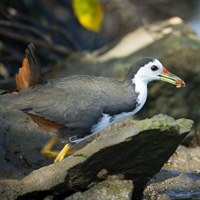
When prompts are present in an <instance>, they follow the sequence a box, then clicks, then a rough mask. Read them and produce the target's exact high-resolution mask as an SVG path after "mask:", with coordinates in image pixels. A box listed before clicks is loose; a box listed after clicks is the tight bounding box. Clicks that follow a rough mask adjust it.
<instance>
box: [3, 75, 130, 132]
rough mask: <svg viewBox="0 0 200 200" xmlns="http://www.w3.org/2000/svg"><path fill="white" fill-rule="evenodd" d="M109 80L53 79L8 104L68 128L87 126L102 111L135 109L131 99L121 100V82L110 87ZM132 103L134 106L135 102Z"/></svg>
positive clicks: (114, 112) (113, 111) (122, 94)
mask: <svg viewBox="0 0 200 200" xmlns="http://www.w3.org/2000/svg"><path fill="white" fill-rule="evenodd" d="M110 81H111V80H110V79H106V78H105V79H103V80H102V79H101V78H98V79H97V78H95V79H92V78H87V77H83V78H81V77H80V78H68V79H60V80H57V81H56V80H54V81H52V82H49V83H48V84H47V85H37V86H35V87H33V88H30V89H27V90H24V91H22V92H20V93H19V94H17V95H15V98H14V100H13V101H12V103H8V101H7V105H8V104H9V107H12V108H16V109H20V110H23V111H25V112H29V113H32V114H35V115H38V116H41V117H44V118H46V119H49V120H51V121H54V122H57V123H60V124H64V125H66V126H67V127H72V128H73V127H77V126H78V127H79V128H81V127H83V128H84V127H85V126H86V124H87V125H88V126H91V125H93V124H96V123H97V122H98V119H99V118H100V117H101V116H102V113H105V112H106V113H108V114H111V115H113V114H117V113H120V112H122V111H121V109H122V110H123V111H125V110H127V111H128V110H129V109H132V108H130V105H129V104H130V103H129V101H128V99H127V102H126V101H121V100H122V99H123V96H126V95H125V94H124V90H123V88H122V87H120V85H118V82H116V83H115V82H114V83H112V87H110V86H111V85H110V84H111V82H112V81H111V82H110ZM115 88H116V89H115ZM10 97H11V96H10ZM10 99H12V98H10ZM0 103H1V99H0ZM11 104H12V105H11ZM131 105H133V106H134V102H133V101H131Z"/></svg>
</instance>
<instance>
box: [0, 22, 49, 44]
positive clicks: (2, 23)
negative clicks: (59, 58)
mask: <svg viewBox="0 0 200 200" xmlns="http://www.w3.org/2000/svg"><path fill="white" fill-rule="evenodd" d="M0 25H2V26H8V27H15V28H18V29H23V30H27V31H30V32H32V33H34V34H35V35H37V36H39V37H41V38H42V39H43V40H45V41H46V42H47V43H48V44H51V43H52V40H51V38H50V37H49V36H48V35H46V34H43V33H41V32H40V31H38V30H36V29H35V28H32V27H31V26H29V25H23V24H21V23H17V22H11V21H7V20H1V19H0Z"/></svg>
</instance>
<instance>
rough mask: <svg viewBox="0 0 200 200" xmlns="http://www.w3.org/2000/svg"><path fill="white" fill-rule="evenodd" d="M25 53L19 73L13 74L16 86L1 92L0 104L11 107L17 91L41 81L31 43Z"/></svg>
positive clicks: (38, 66)
mask: <svg viewBox="0 0 200 200" xmlns="http://www.w3.org/2000/svg"><path fill="white" fill-rule="evenodd" d="M25 53H26V57H25V58H24V59H23V62H22V67H21V68H19V73H17V74H16V76H15V79H16V85H17V88H16V89H15V90H12V91H7V92H4V93H2V94H1V95H0V104H3V105H5V106H9V105H10V106H9V107H12V106H11V104H12V101H15V99H16V98H17V94H18V93H19V92H21V91H23V90H25V89H27V88H29V87H32V86H34V85H36V84H42V83H43V79H42V74H41V69H40V65H39V60H38V56H37V53H36V50H35V47H34V45H33V44H32V43H31V44H29V45H28V47H27V49H26V51H25Z"/></svg>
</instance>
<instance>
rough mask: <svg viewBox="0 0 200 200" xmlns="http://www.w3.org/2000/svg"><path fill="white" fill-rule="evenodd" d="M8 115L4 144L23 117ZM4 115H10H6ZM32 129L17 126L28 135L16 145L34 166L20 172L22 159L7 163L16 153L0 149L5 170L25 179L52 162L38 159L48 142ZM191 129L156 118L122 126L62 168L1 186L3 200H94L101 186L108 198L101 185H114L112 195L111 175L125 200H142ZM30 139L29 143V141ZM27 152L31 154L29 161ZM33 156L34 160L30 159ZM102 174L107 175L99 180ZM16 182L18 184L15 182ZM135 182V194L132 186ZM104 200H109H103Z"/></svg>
mask: <svg viewBox="0 0 200 200" xmlns="http://www.w3.org/2000/svg"><path fill="white" fill-rule="evenodd" d="M9 112H10V113H11V114H10V115H9V116H8V115H7V114H3V112H1V118H0V120H1V123H2V124H3V123H5V124H9V125H6V127H7V128H6V127H4V128H2V131H1V133H2V134H1V135H4V136H3V137H4V139H5V138H9V136H10V135H11V136H12V137H13V136H14V135H15V133H17V132H16V130H14V129H12V128H11V127H12V125H13V123H11V122H12V120H13V118H12V116H13V115H15V114H16V113H17V115H22V114H21V113H20V112H18V111H12V110H10V111H9ZM4 113H6V110H5V112H4ZM24 119H25V118H23V120H24ZM9 120H11V121H9ZM26 120H28V121H29V118H28V119H27V118H26ZM16 123H17V122H16ZM29 123H31V126H29V129H32V131H30V130H29V131H28V132H27V131H26V130H27V129H26V128H27V127H28V126H27V127H26V126H25V128H22V127H24V121H23V123H17V124H18V127H19V128H18V129H17V131H18V130H21V132H20V133H23V132H24V134H25V135H26V137H25V136H23V137H20V136H19V134H18V136H15V137H16V138H17V137H20V140H17V139H16V140H15V142H14V141H13V142H14V143H13V144H12V145H13V146H14V147H13V148H14V149H15V148H17V147H18V146H19V145H20V144H24V145H25V149H24V146H23V145H22V146H21V148H19V149H21V151H24V155H25V157H26V159H27V160H28V163H32V164H31V165H28V166H25V165H23V167H22V166H21V164H20V163H22V162H24V161H23V159H17V158H16V156H15V155H13V156H12V157H11V159H10V160H9V161H8V159H6V158H7V157H9V156H11V155H9V154H10V153H12V151H10V152H9V151H8V150H9V148H11V146H8V147H6V144H3V143H1V148H2V149H3V152H4V154H3V155H4V156H5V157H4V158H3V157H2V160H3V162H5V163H4V166H6V164H8V166H10V168H11V166H12V165H16V164H15V163H18V165H17V166H15V169H16V168H17V167H18V166H19V167H21V168H19V169H18V172H19V171H21V173H23V171H26V173H27V172H28V171H31V169H32V170H34V169H37V168H39V165H36V164H34V163H38V162H40V166H41V165H42V164H44V165H45V164H48V162H49V161H48V160H45V158H42V157H41V156H40V155H39V146H40V145H41V146H42V145H43V144H41V143H42V142H41V141H40V140H43V139H44V137H46V136H45V134H46V133H41V132H40V130H39V129H37V128H36V127H35V126H34V125H33V124H32V122H29ZM14 124H15V123H14ZM192 124H193V122H192V121H191V120H187V119H179V120H174V119H173V118H171V117H168V116H166V115H157V116H154V117H153V118H151V119H147V120H143V121H140V122H137V123H135V122H134V121H133V120H131V119H126V120H122V121H121V122H119V123H116V124H114V125H112V126H110V127H108V128H107V129H105V130H104V131H102V132H101V133H100V134H99V135H100V136H99V137H97V138H96V139H94V140H93V141H92V142H91V143H90V144H88V145H87V146H86V147H84V148H82V149H81V150H79V151H78V152H76V153H74V154H73V155H72V156H69V157H67V158H66V159H64V160H63V161H61V162H59V163H56V164H51V165H48V166H46V167H42V168H40V169H38V170H35V171H33V172H32V173H30V174H29V175H27V176H26V177H24V178H23V179H22V180H13V179H12V180H1V181H0V199H3V200H4V199H6V200H9V199H18V200H22V199H37V200H40V199H44V198H45V197H47V196H52V197H53V198H54V199H64V198H67V197H68V198H69V199H72V197H73V196H71V195H73V194H74V195H77V196H78V195H80V194H81V195H85V199H92V198H87V197H88V195H89V191H90V192H91V193H90V194H91V197H92V195H93V194H94V191H97V190H99V191H101V190H100V189H98V188H100V187H101V186H102V191H104V192H109V191H108V190H104V189H105V188H104V189H103V187H105V185H104V184H103V183H105V184H107V185H110V187H109V189H111V190H112V188H113V185H112V183H111V181H110V180H111V179H110V177H112V176H111V175H115V176H117V177H122V178H120V179H119V180H118V179H115V180H113V182H116V184H117V183H119V182H120V181H122V182H124V183H125V184H127V188H126V189H125V190H124V191H125V193H126V195H125V196H126V197H125V198H124V199H131V198H132V199H140V198H141V196H142V193H143V189H144V187H145V186H146V184H147V182H148V181H149V180H150V179H151V178H152V177H153V175H155V174H156V173H157V172H159V171H160V169H161V167H162V166H163V165H164V163H165V162H166V161H167V160H168V159H169V157H170V156H171V155H172V154H173V153H174V151H175V150H176V148H177V147H178V145H179V144H180V142H181V141H182V140H183V139H184V138H185V136H186V135H187V134H188V133H189V131H190V130H191V127H192ZM20 128H21V129H20ZM5 133H7V135H6V134H5ZM28 134H31V135H28ZM34 134H35V135H34ZM27 138H29V139H28V140H27ZM30 138H32V139H30ZM34 140H35V141H34ZM5 141H6V140H5ZM39 141H40V142H39ZM9 145H10V144H9ZM34 145H36V146H34ZM40 148H41V147H40ZM26 151H28V152H29V153H28V154H27V155H26V153H25V152H26ZM31 151H32V154H33V155H31V153H30V152H31ZM34 154H35V155H34ZM33 158H34V159H33ZM32 159H33V160H32ZM37 159H38V162H37ZM43 159H44V160H43ZM13 163H14V164H13ZM6 169H8V167H7V168H6ZM11 169H12V168H11ZM27 169H28V170H27ZM102 169H104V171H106V173H105V174H104V173H103V175H99V174H101V173H100V172H102ZM4 172H6V170H4ZM24 175H25V174H24ZM12 178H15V176H13V177H12ZM16 178H18V177H16ZM105 179H107V180H105ZM121 179H122V180H121ZM127 180H128V182H127ZM132 180H133V183H134V190H133V189H132V188H133V185H132V183H131V182H130V181H132ZM102 181H103V182H102ZM99 182H101V183H99ZM89 188H91V189H89ZM132 190H133V193H132ZM77 192H79V193H77ZM75 193H76V194H75ZM111 193H112V192H111ZM113 194H114V193H113ZM116 194H117V193H116ZM69 196H71V197H69ZM131 196H132V197H131ZM75 199H76V198H75ZM77 199H78V198H77ZM100 199H102V200H103V199H104V200H105V197H104V196H103V195H102V198H100Z"/></svg>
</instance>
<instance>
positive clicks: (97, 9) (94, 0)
mask: <svg viewBox="0 0 200 200" xmlns="http://www.w3.org/2000/svg"><path fill="white" fill-rule="evenodd" d="M73 9H74V12H75V15H76V16H77V18H78V20H79V22H80V24H81V25H82V26H83V27H85V28H87V29H89V30H92V31H95V32H99V31H100V30H101V22H102V19H103V8H102V6H101V5H100V4H99V2H98V0H73Z"/></svg>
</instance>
